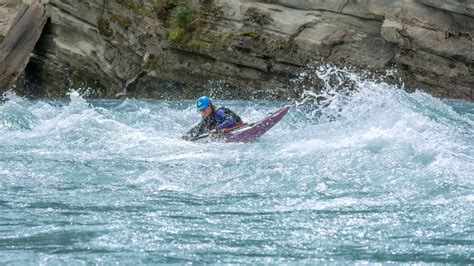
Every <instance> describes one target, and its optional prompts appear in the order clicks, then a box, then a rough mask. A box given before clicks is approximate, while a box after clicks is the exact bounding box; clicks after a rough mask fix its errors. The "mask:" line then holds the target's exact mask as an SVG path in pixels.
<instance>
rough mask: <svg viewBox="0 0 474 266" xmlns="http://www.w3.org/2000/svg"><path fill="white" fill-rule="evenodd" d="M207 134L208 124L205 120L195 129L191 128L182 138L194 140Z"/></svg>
mask: <svg viewBox="0 0 474 266" xmlns="http://www.w3.org/2000/svg"><path fill="white" fill-rule="evenodd" d="M206 132H207V125H206V122H205V121H204V120H203V121H201V122H200V123H199V124H197V125H196V126H194V127H193V128H191V129H190V130H189V131H188V132H186V134H184V135H183V136H182V138H183V139H185V140H193V139H195V138H197V137H198V136H200V135H202V134H204V133H206Z"/></svg>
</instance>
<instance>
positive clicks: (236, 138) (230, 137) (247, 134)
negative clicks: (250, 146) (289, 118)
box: [195, 105, 290, 142]
mask: <svg viewBox="0 0 474 266" xmlns="http://www.w3.org/2000/svg"><path fill="white" fill-rule="evenodd" d="M289 109H290V106H289V105H285V106H283V107H282V108H280V109H278V110H276V111H275V112H273V113H270V114H269V115H267V116H266V117H265V118H263V119H262V120H260V121H258V122H255V123H251V124H240V125H237V126H236V127H235V129H231V130H229V131H227V132H226V133H223V134H221V135H218V136H216V137H208V135H203V136H202V137H198V138H197V139H196V140H203V139H204V138H206V139H207V141H209V140H216V141H222V142H249V141H253V140H256V139H257V138H258V137H260V136H262V135H263V134H265V133H266V132H267V131H268V130H270V129H271V128H272V127H273V126H274V125H276V124H277V123H278V122H280V120H282V119H283V117H285V115H286V113H288V110H289ZM196 140H195V141H196Z"/></svg>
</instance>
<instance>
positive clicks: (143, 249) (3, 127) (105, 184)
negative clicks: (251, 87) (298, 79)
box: [0, 73, 474, 264]
mask: <svg viewBox="0 0 474 266" xmlns="http://www.w3.org/2000/svg"><path fill="white" fill-rule="evenodd" d="M324 75H325V74H324V73H319V76H321V77H323V80H324V81H326V82H329V81H328V79H324ZM351 78H352V79H353V80H354V82H356V84H357V85H358V87H357V90H344V89H343V90H340V89H337V90H336V89H334V88H333V87H331V86H332V85H331V84H330V83H327V84H326V87H327V88H328V89H327V90H325V91H322V92H314V91H312V90H311V89H310V88H308V90H306V91H305V94H304V95H302V97H301V99H298V100H297V101H296V102H294V106H293V107H292V108H291V109H290V112H289V113H288V115H287V116H286V117H285V118H284V119H283V120H282V121H281V122H280V123H279V124H278V125H276V126H275V127H274V128H272V129H271V130H270V131H269V132H268V133H267V134H265V135H264V136H262V137H261V138H260V139H259V140H257V141H255V142H251V143H219V142H215V143H207V144H202V143H193V142H188V141H184V140H182V139H181V138H180V137H181V135H182V134H183V133H184V132H186V131H187V130H188V129H189V128H190V127H191V126H193V125H194V124H196V123H197V122H198V121H199V115H198V114H197V113H196V111H195V107H194V102H193V101H192V100H189V101H155V100H136V99H126V100H87V99H86V98H85V97H83V96H81V94H80V93H78V92H77V91H72V92H71V93H70V98H69V99H65V100H27V99H24V98H22V97H19V96H16V95H15V94H13V93H8V94H6V95H5V96H4V97H5V101H4V102H2V103H0V136H1V137H0V190H1V191H0V210H1V213H2V216H1V217H0V263H1V264H5V263H13V264H38V263H40V264H41V263H46V264H55V263H62V264H77V263H99V264H101V263H114V262H120V263H136V262H138V263H146V264H147V263H186V262H195V263H252V264H253V263H324V262H333V263H349V262H352V263H353V262H408V263H415V262H441V263H447V262H451V263H473V262H474V257H473V254H474V239H473V232H474V225H473V221H474V178H473V177H474V175H473V173H474V134H473V133H474V104H473V103H470V102H465V101H460V100H440V99H436V98H433V97H431V96H429V95H427V94H425V93H422V92H414V93H407V92H405V91H403V90H401V89H399V88H398V87H397V86H393V85H388V84H386V83H381V82H373V81H363V80H359V79H356V78H354V77H351ZM216 102H217V103H218V104H222V105H225V106H227V107H229V108H231V109H232V110H234V111H236V112H237V113H239V114H240V115H241V116H242V117H243V118H244V120H246V121H256V120H258V119H261V118H263V117H265V116H266V115H267V114H268V113H269V112H272V111H274V110H276V109H277V108H278V107H280V106H282V105H283V104H285V103H286V102H285V101H281V102H278V101H258V100H255V101H221V100H218V99H217V98H216Z"/></svg>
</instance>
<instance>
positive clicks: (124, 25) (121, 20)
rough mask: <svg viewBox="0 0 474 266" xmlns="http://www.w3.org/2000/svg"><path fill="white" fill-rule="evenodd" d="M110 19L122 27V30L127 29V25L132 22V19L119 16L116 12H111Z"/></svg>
mask: <svg viewBox="0 0 474 266" xmlns="http://www.w3.org/2000/svg"><path fill="white" fill-rule="evenodd" d="M110 20H111V21H112V22H115V23H116V24H117V25H119V26H120V27H122V28H123V29H124V30H128V27H130V25H131V24H132V21H131V20H130V19H129V18H127V17H123V16H120V15H117V14H113V15H112V16H111V17H110Z"/></svg>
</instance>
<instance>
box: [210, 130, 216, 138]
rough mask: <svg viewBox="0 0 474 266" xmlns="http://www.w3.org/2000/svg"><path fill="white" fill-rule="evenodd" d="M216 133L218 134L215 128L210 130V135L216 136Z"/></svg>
mask: <svg viewBox="0 0 474 266" xmlns="http://www.w3.org/2000/svg"><path fill="white" fill-rule="evenodd" d="M214 135H216V130H215V129H213V130H211V131H209V136H211V137H214Z"/></svg>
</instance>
